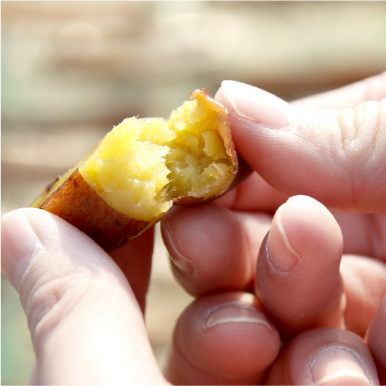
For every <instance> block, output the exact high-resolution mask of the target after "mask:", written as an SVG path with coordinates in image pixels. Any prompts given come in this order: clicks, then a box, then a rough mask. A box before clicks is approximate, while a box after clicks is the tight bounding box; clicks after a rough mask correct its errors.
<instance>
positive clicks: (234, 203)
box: [212, 172, 288, 213]
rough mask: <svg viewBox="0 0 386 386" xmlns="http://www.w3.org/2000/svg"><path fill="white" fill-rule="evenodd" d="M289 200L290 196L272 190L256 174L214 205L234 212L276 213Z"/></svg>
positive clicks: (214, 202)
mask: <svg viewBox="0 0 386 386" xmlns="http://www.w3.org/2000/svg"><path fill="white" fill-rule="evenodd" d="M287 199H288V196H286V195H284V194H282V193H280V192H279V191H277V190H276V189H274V188H272V187H271V186H270V185H269V184H268V183H267V182H266V181H264V179H263V178H262V177H260V176H259V175H258V174H257V173H256V172H254V173H252V174H251V175H250V176H249V177H248V178H247V179H246V180H245V181H244V182H243V183H241V184H240V185H238V186H237V187H236V188H235V189H233V190H231V191H230V192H229V193H227V194H226V195H225V196H222V197H220V198H219V199H217V200H215V201H213V203H212V204H213V205H217V206H222V207H225V208H228V209H232V210H240V211H246V210H249V211H262V212H269V213H274V212H275V211H276V209H277V208H278V207H279V206H280V205H282V204H284V203H285V202H286V201H287Z"/></svg>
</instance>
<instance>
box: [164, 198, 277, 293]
mask: <svg viewBox="0 0 386 386" xmlns="http://www.w3.org/2000/svg"><path fill="white" fill-rule="evenodd" d="M270 221H271V218H270V216H268V215H264V214H257V215H251V214H247V213H241V212H231V211H229V210H228V209H225V208H219V207H216V206H213V205H197V206H189V207H182V206H180V207H175V208H173V209H172V210H171V212H170V213H168V214H167V216H165V217H164V219H163V220H162V223H161V232H162V236H163V240H164V243H165V246H166V248H167V249H168V251H169V254H170V258H171V262H172V270H173V273H174V275H175V276H176V277H177V279H178V280H179V281H180V283H181V284H182V286H183V287H184V288H185V289H186V290H187V291H188V292H189V293H190V294H192V295H193V296H199V295H202V294H204V293H210V292H218V291H239V290H246V289H247V288H249V289H250V290H252V288H253V286H252V280H253V278H254V275H255V268H256V260H257V255H258V250H259V248H260V244H261V241H262V239H263V238H264V235H265V234H266V232H267V231H268V229H269V224H270Z"/></svg>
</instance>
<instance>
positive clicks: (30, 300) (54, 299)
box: [20, 273, 79, 351]
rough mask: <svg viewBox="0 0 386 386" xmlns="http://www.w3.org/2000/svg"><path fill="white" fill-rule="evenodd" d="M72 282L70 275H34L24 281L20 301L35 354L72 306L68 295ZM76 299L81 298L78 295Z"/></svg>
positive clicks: (26, 276) (72, 278)
mask: <svg viewBox="0 0 386 386" xmlns="http://www.w3.org/2000/svg"><path fill="white" fill-rule="evenodd" d="M70 280H71V282H74V281H75V280H76V279H74V277H73V276H71V277H70V275H64V276H61V277H53V278H52V277H46V275H42V276H38V275H34V274H33V273H32V274H28V273H27V274H26V275H25V277H24V278H23V281H22V289H21V293H20V298H21V302H22V305H23V308H24V311H25V313H26V316H27V322H28V328H29V330H30V333H31V339H32V343H33V345H34V348H35V351H36V350H37V348H38V346H39V345H41V344H42V341H43V340H44V337H45V336H47V335H48V334H49V333H50V332H51V331H53V330H54V329H55V327H56V326H57V325H58V324H59V322H60V321H61V320H62V318H63V316H64V315H66V314H67V313H68V312H69V310H70V308H71V306H72V305H71V301H69V299H71V297H69V296H65V295H66V294H68V291H70V287H69V282H70ZM76 298H77V299H79V294H78V295H77V297H76Z"/></svg>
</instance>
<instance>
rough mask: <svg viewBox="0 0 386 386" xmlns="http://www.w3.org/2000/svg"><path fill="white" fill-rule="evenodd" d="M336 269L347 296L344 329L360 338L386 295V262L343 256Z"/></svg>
mask: <svg viewBox="0 0 386 386" xmlns="http://www.w3.org/2000/svg"><path fill="white" fill-rule="evenodd" d="M340 272H341V275H342V279H343V284H344V292H345V294H346V298H347V304H346V309H345V311H344V316H345V323H346V328H347V329H348V330H350V331H353V332H355V333H356V334H358V335H360V336H362V337H363V336H365V334H366V331H367V329H368V328H369V325H370V323H371V321H372V320H373V318H374V316H375V315H376V313H377V311H378V308H379V306H380V304H381V301H382V298H383V297H384V295H385V294H386V264H385V263H383V262H380V261H377V260H375V259H371V258H368V257H367V258H366V257H363V256H350V255H343V259H342V263H341V266H340ZM385 328H386V324H385Z"/></svg>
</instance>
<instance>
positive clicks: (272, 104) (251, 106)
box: [221, 80, 295, 129]
mask: <svg viewBox="0 0 386 386" xmlns="http://www.w3.org/2000/svg"><path fill="white" fill-rule="evenodd" d="M221 87H222V89H223V90H224V93H225V95H226V97H227V99H228V100H229V102H230V104H231V105H232V107H233V109H234V110H235V112H236V113H237V115H239V116H240V117H243V118H247V119H249V120H251V121H255V122H258V123H261V124H263V125H265V126H268V127H271V128H275V129H281V128H284V127H287V126H289V125H290V124H291V122H293V119H294V113H295V110H294V108H293V107H291V105H289V104H288V103H287V102H285V101H284V100H282V99H280V98H278V97H277V96H275V95H273V94H271V93H269V92H267V91H264V90H262V89H260V88H257V87H253V86H250V85H248V84H245V83H240V82H236V81H233V80H225V81H223V82H222V83H221Z"/></svg>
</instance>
